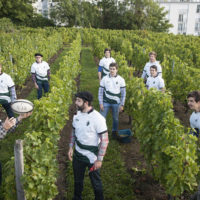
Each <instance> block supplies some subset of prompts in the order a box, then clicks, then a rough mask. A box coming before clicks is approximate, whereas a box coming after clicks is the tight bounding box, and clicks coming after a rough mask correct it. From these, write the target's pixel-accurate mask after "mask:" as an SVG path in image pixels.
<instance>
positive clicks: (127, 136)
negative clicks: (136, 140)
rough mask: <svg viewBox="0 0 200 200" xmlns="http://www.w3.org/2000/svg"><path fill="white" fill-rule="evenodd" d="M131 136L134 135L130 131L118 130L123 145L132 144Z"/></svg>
mask: <svg viewBox="0 0 200 200" xmlns="http://www.w3.org/2000/svg"><path fill="white" fill-rule="evenodd" d="M131 135H132V132H131V130H130V129H122V130H118V139H119V141H120V142H121V143H130V142H131Z"/></svg>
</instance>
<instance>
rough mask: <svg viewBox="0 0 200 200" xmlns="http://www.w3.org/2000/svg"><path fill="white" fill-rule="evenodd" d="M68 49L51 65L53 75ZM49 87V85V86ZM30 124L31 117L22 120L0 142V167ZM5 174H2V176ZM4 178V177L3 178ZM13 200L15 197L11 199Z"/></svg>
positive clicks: (0, 197)
mask: <svg viewBox="0 0 200 200" xmlns="http://www.w3.org/2000/svg"><path fill="white" fill-rule="evenodd" d="M68 49H69V48H67V47H65V48H64V50H63V51H62V53H61V54H60V55H59V56H58V58H57V59H56V60H55V62H54V63H53V64H51V66H50V67H51V73H52V74H55V73H56V71H57V70H58V68H59V62H60V61H62V57H63V56H64V55H65V54H66V52H67V51H68ZM50 86H51V85H50ZM26 99H28V100H30V101H32V102H34V100H35V99H37V91H36V89H35V88H33V90H32V91H31V92H30V94H29V95H28V96H27V97H26ZM33 112H37V110H34V111H33ZM30 123H31V117H30V118H28V119H24V120H23V121H22V123H21V124H20V125H19V126H18V127H17V129H16V130H15V132H13V133H10V134H8V135H7V136H6V137H5V138H4V139H3V140H0V161H1V163H2V165H3V166H4V165H5V163H6V162H7V161H8V160H9V159H10V158H11V157H12V156H14V144H15V141H16V140H18V139H23V138H24V137H25V134H24V133H25V131H26V127H28V126H29V124H30ZM4 174H5V173H4V172H3V175H4ZM3 178H4V176H3ZM0 199H3V197H2V188H1V190H0ZM13 199H15V197H13Z"/></svg>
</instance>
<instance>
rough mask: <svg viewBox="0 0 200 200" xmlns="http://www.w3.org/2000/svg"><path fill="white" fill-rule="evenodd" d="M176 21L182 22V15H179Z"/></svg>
mask: <svg viewBox="0 0 200 200" xmlns="http://www.w3.org/2000/svg"><path fill="white" fill-rule="evenodd" d="M178 21H179V22H183V14H179V16H178Z"/></svg>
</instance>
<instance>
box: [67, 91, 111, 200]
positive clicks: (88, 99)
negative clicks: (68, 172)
mask: <svg viewBox="0 0 200 200" xmlns="http://www.w3.org/2000/svg"><path fill="white" fill-rule="evenodd" d="M75 96H76V101H75V104H76V107H77V110H78V112H77V114H76V115H74V118H73V122H72V126H73V129H72V135H71V139H70V144H69V151H68V158H69V160H70V161H72V160H73V162H72V166H73V171H74V197H73V200H80V199H82V198H81V194H82V191H83V180H84V174H85V170H86V168H88V169H89V177H90V180H91V183H92V186H93V189H94V193H95V199H96V200H103V199H104V196H103V187H102V182H101V177H100V171H99V170H100V168H101V166H102V161H103V158H104V155H105V153H106V149H107V146H108V142H109V141H108V131H107V125H106V120H105V119H104V117H103V116H102V115H101V114H100V113H99V112H97V111H96V110H94V109H93V107H92V105H91V103H92V100H93V96H92V94H91V93H90V92H78V93H77V94H76V95H75ZM74 145H75V151H74V150H73V146H74ZM73 151H74V153H73ZM72 157H73V159H72Z"/></svg>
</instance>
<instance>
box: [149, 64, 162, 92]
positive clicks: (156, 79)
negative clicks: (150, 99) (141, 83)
mask: <svg viewBox="0 0 200 200" xmlns="http://www.w3.org/2000/svg"><path fill="white" fill-rule="evenodd" d="M150 74H151V76H149V77H148V78H147V82H146V87H147V89H148V90H149V89H150V88H156V89H157V90H160V91H162V92H165V83H164V80H163V79H162V78H161V77H160V76H158V72H157V66H155V65H153V66H151V67H150Z"/></svg>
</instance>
